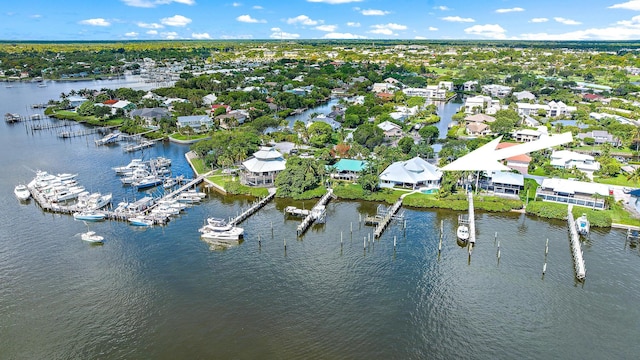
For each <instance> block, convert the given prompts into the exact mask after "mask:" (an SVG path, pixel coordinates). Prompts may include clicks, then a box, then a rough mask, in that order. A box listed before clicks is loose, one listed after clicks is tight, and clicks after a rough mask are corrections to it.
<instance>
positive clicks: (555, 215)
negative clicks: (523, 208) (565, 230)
mask: <svg viewBox="0 0 640 360" xmlns="http://www.w3.org/2000/svg"><path fill="white" fill-rule="evenodd" d="M527 214H532V215H536V216H540V217H543V218H546V219H558V220H566V219H567V205H565V204H558V203H552V202H544V201H532V202H530V203H529V205H527ZM572 214H573V217H574V218H577V217H579V216H582V214H587V219H588V220H589V222H590V223H591V226H594V227H611V222H612V220H611V213H610V212H609V211H607V210H593V209H589V208H585V207H581V206H574V207H573V210H572Z"/></svg>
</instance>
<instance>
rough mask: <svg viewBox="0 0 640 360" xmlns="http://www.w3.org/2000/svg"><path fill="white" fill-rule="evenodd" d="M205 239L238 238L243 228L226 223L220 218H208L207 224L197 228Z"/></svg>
mask: <svg viewBox="0 0 640 360" xmlns="http://www.w3.org/2000/svg"><path fill="white" fill-rule="evenodd" d="M198 231H199V232H200V233H202V235H200V237H201V238H203V239H205V240H234V241H237V240H240V239H241V238H242V237H243V235H244V229H243V228H241V227H237V226H234V225H232V224H229V223H227V222H226V221H224V220H222V219H217V218H208V219H207V224H206V225H205V226H203V227H201V228H200V229H199V230H198Z"/></svg>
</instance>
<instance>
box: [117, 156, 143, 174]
mask: <svg viewBox="0 0 640 360" xmlns="http://www.w3.org/2000/svg"><path fill="white" fill-rule="evenodd" d="M145 167H146V165H145V164H144V162H143V161H142V159H133V160H131V162H130V163H129V164H127V165H125V166H117V167H114V168H112V169H113V171H115V172H116V175H124V174H125V173H127V172H128V171H129V170H131V171H132V170H134V169H139V168H145Z"/></svg>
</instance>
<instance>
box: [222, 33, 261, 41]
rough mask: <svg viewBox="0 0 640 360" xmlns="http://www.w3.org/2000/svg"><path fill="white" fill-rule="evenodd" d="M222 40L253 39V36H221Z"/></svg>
mask: <svg viewBox="0 0 640 360" xmlns="http://www.w3.org/2000/svg"><path fill="white" fill-rule="evenodd" d="M220 39H224V40H233V39H253V35H250V34H241V35H221V36H220Z"/></svg>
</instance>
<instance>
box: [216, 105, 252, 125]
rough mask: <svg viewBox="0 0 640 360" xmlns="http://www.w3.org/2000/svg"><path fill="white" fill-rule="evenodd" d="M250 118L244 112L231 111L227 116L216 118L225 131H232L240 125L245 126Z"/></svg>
mask: <svg viewBox="0 0 640 360" xmlns="http://www.w3.org/2000/svg"><path fill="white" fill-rule="evenodd" d="M248 117H249V115H248V113H247V112H246V111H244V110H231V111H229V112H228V113H226V114H222V115H218V116H216V118H215V119H216V120H217V121H218V123H219V124H220V127H221V128H223V129H231V128H234V127H236V126H238V125H242V124H244V122H245V121H246V120H247V118H248Z"/></svg>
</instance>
